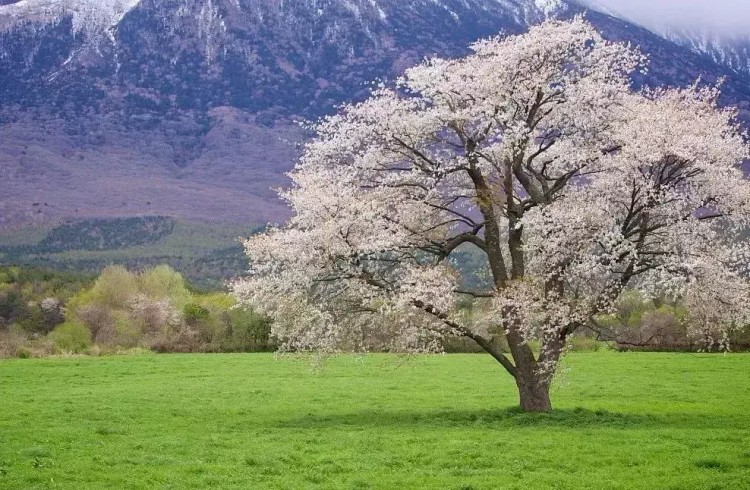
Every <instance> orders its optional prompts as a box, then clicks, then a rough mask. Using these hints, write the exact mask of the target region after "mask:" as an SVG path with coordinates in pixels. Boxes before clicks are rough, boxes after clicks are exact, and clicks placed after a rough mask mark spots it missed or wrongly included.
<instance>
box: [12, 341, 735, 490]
mask: <svg viewBox="0 0 750 490" xmlns="http://www.w3.org/2000/svg"><path fill="white" fill-rule="evenodd" d="M553 403H554V404H555V407H556V410H555V411H554V412H553V413H551V414H542V415H532V414H523V413H519V412H518V411H517V410H516V409H514V408H513V407H514V406H515V405H516V393H515V390H514V386H513V384H512V382H511V379H510V378H509V377H508V376H507V375H505V374H504V372H502V371H501V370H500V368H499V366H498V365H496V364H495V363H494V361H492V360H491V359H490V358H489V357H488V356H483V355H446V356H424V357H407V358H401V357H396V356H385V355H375V356H367V357H341V358H337V359H333V360H329V361H328V362H327V363H326V365H325V367H324V369H323V370H322V371H320V372H315V371H314V370H311V365H310V363H309V362H308V361H306V360H299V359H297V360H292V359H280V360H277V359H275V358H274V357H273V356H271V355H266V354H245V355H142V356H129V357H128V356H125V357H103V358H60V359H19V360H3V361H0V488H14V489H15V488H18V489H27V488H72V489H79V488H110V489H114V488H128V489H131V488H174V489H184V488H449V489H450V488H454V489H459V488H463V489H468V488H477V489H479V488H519V489H524V490H526V489H534V488H539V489H548V488H575V489H578V488H596V489H603V488H623V489H633V488H648V489H655V488H658V489H669V488H674V489H677V488H680V489H708V488H717V489H719V488H721V489H723V488H732V489H734V488H750V355H742V354H737V355H734V354H730V355H690V354H650V353H649V354H646V353H617V352H597V353H579V354H571V355H569V356H568V358H567V359H566V362H565V366H564V368H563V374H562V376H561V379H560V381H559V383H558V385H557V387H556V388H555V389H554V393H553Z"/></svg>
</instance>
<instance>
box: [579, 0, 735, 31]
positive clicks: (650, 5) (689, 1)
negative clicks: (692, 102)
mask: <svg viewBox="0 0 750 490" xmlns="http://www.w3.org/2000/svg"><path fill="white" fill-rule="evenodd" d="M589 3H592V4H600V5H602V6H604V7H608V8H610V9H612V10H613V11H615V12H618V13H620V14H622V15H623V16H624V17H627V18H629V19H631V20H634V21H636V22H638V23H640V24H642V25H644V26H646V27H649V28H652V29H662V28H664V27H665V26H668V27H678V28H681V27H682V28H706V29H709V30H711V31H713V32H716V33H720V34H728V35H750V0H591V1H590V2H589Z"/></svg>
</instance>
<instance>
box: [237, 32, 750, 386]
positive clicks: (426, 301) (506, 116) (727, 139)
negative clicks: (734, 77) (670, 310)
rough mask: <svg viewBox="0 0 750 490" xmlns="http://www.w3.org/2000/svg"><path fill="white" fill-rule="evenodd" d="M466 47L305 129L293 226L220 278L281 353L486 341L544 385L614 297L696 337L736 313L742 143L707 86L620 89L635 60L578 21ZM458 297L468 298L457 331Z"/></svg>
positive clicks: (257, 244)
mask: <svg viewBox="0 0 750 490" xmlns="http://www.w3.org/2000/svg"><path fill="white" fill-rule="evenodd" d="M472 50H473V54H471V55H469V56H467V57H465V58H461V59H453V60H445V59H433V60H429V61H426V62H424V63H423V64H421V65H419V66H416V67H414V68H412V69H410V70H408V71H407V72H406V73H405V75H404V76H403V78H402V79H400V80H399V82H398V84H397V86H396V87H394V88H387V87H384V86H382V87H379V88H378V89H377V90H375V91H374V93H373V95H372V97H371V98H369V99H368V100H366V101H364V102H362V103H359V104H354V105H348V106H345V107H344V108H343V109H342V111H341V112H340V113H339V114H338V115H335V116H332V117H329V118H327V119H324V120H323V121H321V122H320V123H319V124H318V125H317V127H316V130H317V137H316V138H315V139H314V140H313V141H311V142H310V143H309V144H308V145H307V146H306V148H305V151H304V154H303V155H302V157H301V160H300V161H299V163H298V164H297V166H296V168H295V169H294V171H293V172H292V173H291V174H290V175H291V178H292V181H293V184H294V185H293V187H292V188H291V189H289V190H288V191H285V192H284V193H283V194H282V195H283V197H284V198H285V199H286V200H287V201H288V202H289V204H290V206H291V207H292V208H293V210H294V212H295V217H294V218H293V219H292V220H291V221H290V222H289V223H288V225H286V226H285V227H283V228H277V229H272V230H270V231H268V232H267V233H265V234H262V235H260V236H255V237H252V238H250V239H249V240H247V241H246V243H245V246H246V252H247V254H248V256H249V257H250V259H251V263H252V274H251V275H250V276H249V277H247V278H246V279H244V280H242V281H239V282H237V283H236V284H235V286H234V291H235V293H236V294H237V296H238V297H239V298H241V300H242V301H244V302H246V303H249V304H252V305H253V306H254V307H256V308H259V309H261V310H262V311H264V312H267V313H269V314H271V315H272V316H273V317H274V320H275V323H274V327H273V328H274V329H275V334H276V335H277V336H279V337H280V338H283V339H285V340H286V345H287V346H288V347H290V348H293V349H318V350H329V351H335V350H337V349H340V348H341V347H342V346H345V347H347V348H351V347H364V348H367V347H368V339H372V338H373V336H376V334H377V332H383V331H385V330H388V331H389V333H390V334H393V335H394V338H395V339H397V341H396V342H397V343H398V346H399V347H400V348H404V347H406V348H410V349H412V350H421V349H431V348H434V347H435V346H436V345H437V343H435V342H434V340H435V339H436V338H439V337H441V336H445V335H463V336H466V337H469V338H472V339H473V340H475V341H477V342H478V343H480V345H483V347H484V343H486V342H487V341H488V340H489V339H490V338H491V337H492V336H493V335H503V336H505V337H507V340H508V343H509V345H510V350H511V355H512V360H511V359H509V358H507V357H506V356H504V355H502V354H499V353H498V352H492V351H491V349H489V348H488V350H490V351H491V353H492V354H493V355H494V356H495V357H496V359H498V361H500V362H501V363H502V364H503V365H504V366H505V367H506V369H507V370H508V371H509V372H511V374H513V375H514V376H516V378H517V379H518V378H519V376H525V377H530V378H532V379H533V380H535V381H534V382H535V383H538V384H543V385H547V384H548V381H549V376H550V374H551V373H552V372H553V371H554V368H555V366H556V364H557V361H558V360H559V357H560V355H561V353H562V351H563V350H564V346H565V343H566V340H567V339H568V337H569V336H570V335H571V334H572V333H573V332H575V331H576V330H579V329H583V328H592V329H596V328H597V324H596V318H597V317H598V316H600V315H603V314H607V313H612V312H614V309H615V306H616V304H617V301H618V298H619V297H620V296H621V295H622V294H623V292H625V291H626V290H628V289H636V290H639V291H641V292H642V293H643V294H644V295H646V297H651V296H654V297H655V296H662V297H664V296H668V297H679V298H681V299H682V301H683V302H684V303H685V305H686V306H687V307H688V308H689V309H691V311H694V312H696V315H695V316H694V319H693V320H694V321H693V322H692V323H691V328H693V329H697V330H701V331H702V333H703V337H705V338H706V339H709V341H717V342H719V341H720V339H722V338H724V333H725V332H726V329H727V328H729V327H730V326H731V325H735V324H738V323H741V322H745V321H746V319H747V313H748V309H747V307H746V304H747V302H746V298H747V297H748V292H749V291H748V283H747V281H746V280H745V278H744V276H743V272H744V270H745V264H746V258H747V244H746V242H745V240H743V239H742V236H741V234H742V231H743V230H744V229H745V227H746V226H747V224H748V210H750V187H749V186H748V184H747V182H746V181H745V180H743V174H742V172H741V169H740V164H741V163H742V161H743V159H745V158H746V157H747V156H748V147H747V146H746V144H745V142H744V140H743V134H742V132H741V130H740V128H739V127H738V125H737V122H736V119H735V116H736V111H735V110H734V109H722V108H719V107H718V106H717V97H718V95H719V91H718V88H715V87H709V88H702V87H699V86H698V85H697V84H696V85H695V86H692V87H689V88H683V89H644V90H641V91H634V90H633V89H632V88H631V84H630V78H629V77H630V74H631V73H633V72H634V71H636V70H644V69H645V64H646V60H645V58H644V56H643V55H641V54H640V52H639V51H638V50H636V49H633V48H632V47H630V46H627V45H624V44H618V43H612V42H608V41H606V40H604V39H603V38H602V37H601V36H600V35H599V34H598V33H597V32H596V31H595V30H594V29H593V28H592V27H591V26H590V25H589V24H588V23H587V22H586V21H585V20H583V19H582V18H576V19H574V20H572V21H568V22H561V21H548V22H546V23H544V24H542V25H540V26H537V27H534V28H532V29H531V30H530V32H529V33H527V34H524V35H520V36H511V37H506V38H493V39H488V40H484V41H480V42H478V43H476V44H474V45H473V46H472ZM461 247H476V248H477V249H479V250H480V251H481V252H482V253H483V255H484V256H485V257H486V262H485V263H484V264H483V265H482V268H483V271H484V272H486V273H487V275H488V276H489V281H488V282H489V286H488V287H487V288H484V289H474V290H465V289H464V288H463V287H462V280H461V275H460V274H459V273H458V272H457V269H456V267H455V265H454V262H453V261H452V260H451V258H452V257H453V255H454V254H455V253H456V251H457V250H459V249H460V248H461ZM466 296H468V297H474V298H478V299H479V301H482V302H483V308H482V310H483V312H484V314H483V315H482V316H481V317H480V318H475V319H474V320H473V321H472V322H471V323H470V324H465V323H462V322H461V318H460V317H459V316H458V315H457V313H456V310H457V309H456V305H457V303H458V302H459V301H460V299H461V298H462V297H466ZM532 340H534V341H535V343H536V342H539V345H540V351H539V352H538V353H532V352H531V350H530V349H529V347H528V343H529V341H532ZM524 373H526V374H524ZM529 373H531V374H529Z"/></svg>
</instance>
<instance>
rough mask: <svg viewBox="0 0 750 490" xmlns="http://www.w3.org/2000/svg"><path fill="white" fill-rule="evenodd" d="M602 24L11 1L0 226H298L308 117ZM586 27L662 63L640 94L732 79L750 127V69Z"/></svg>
mask: <svg viewBox="0 0 750 490" xmlns="http://www.w3.org/2000/svg"><path fill="white" fill-rule="evenodd" d="M586 10H587V9H586V8H585V7H582V6H581V5H579V4H578V3H575V2H571V1H564V0H411V1H405V0H20V1H14V0H0V182H2V191H3V192H2V197H0V229H2V228H12V227H17V226H19V225H25V224H52V223H57V222H59V221H61V220H63V219H68V218H80V219H84V218H107V217H111V218H115V217H128V216H141V215H154V216H155V215H166V216H172V217H176V218H178V219H183V220H184V219H187V220H194V221H206V222H228V223H252V224H259V223H265V222H266V221H269V220H271V221H278V220H283V219H284V218H285V217H286V215H287V211H286V208H285V207H284V205H283V204H282V203H280V202H279V201H277V200H276V199H275V197H274V193H273V191H272V190H271V189H272V188H273V187H278V186H280V185H283V184H284V182H285V178H284V176H283V173H284V172H285V171H286V170H288V169H289V168H290V167H291V166H292V165H293V162H294V159H295V156H296V155H297V145H298V143H299V142H301V141H303V140H304V138H305V137H306V136H307V134H306V133H305V130H304V129H302V127H301V126H300V125H299V124H298V122H299V121H301V120H309V119H315V118H317V117H320V116H322V115H325V114H329V113H331V112H332V111H334V110H335V107H336V105H337V104H340V103H342V102H344V101H348V100H358V99H362V98H363V97H365V96H366V95H367V93H368V91H369V82H371V81H373V80H376V79H386V80H392V79H393V78H394V77H396V76H397V75H398V74H399V73H401V72H402V71H403V70H404V69H405V68H407V67H408V66H411V65H413V64H415V63H417V62H419V61H420V60H421V59H423V58H424V57H425V56H433V55H440V56H457V55H461V54H463V53H465V52H466V49H467V48H466V47H467V45H468V44H469V43H470V42H472V41H474V40H476V39H478V38H481V37H486V36H490V35H495V34H497V33H498V32H501V31H502V32H505V33H518V32H523V31H524V30H525V29H527V28H528V26H529V25H531V24H534V23H537V22H540V21H542V20H543V19H545V18H547V17H549V16H555V17H569V16H572V15H576V14H578V13H581V12H584V11H586ZM586 15H587V17H588V19H589V20H590V21H591V22H592V23H594V24H595V25H596V26H597V27H598V28H599V29H600V30H601V31H602V32H603V33H604V34H605V35H606V36H607V37H609V38H612V39H616V40H625V41H630V42H632V43H634V44H637V45H639V46H641V47H642V49H643V50H644V51H646V52H648V53H649V54H650V56H651V69H650V71H649V73H648V74H647V75H645V76H639V78H638V79H636V80H635V84H636V85H642V84H659V85H662V84H669V85H685V84H688V83H691V82H692V81H694V80H695V79H696V78H697V77H699V76H701V77H703V80H704V81H707V82H712V81H715V80H717V79H718V78H720V77H726V78H727V81H726V82H725V86H724V90H725V99H724V101H725V102H726V103H731V104H737V105H740V106H741V107H742V110H743V115H747V114H750V105H749V104H750V102H749V101H750V73H746V72H741V71H737V70H735V69H734V68H735V67H734V66H733V65H731V64H723V63H721V62H717V60H715V59H712V58H711V57H709V56H706V55H705V54H704V53H702V52H701V53H698V52H696V51H695V50H694V49H692V47H691V46H689V45H686V44H685V43H676V42H674V41H672V40H670V39H666V38H665V37H663V36H660V35H658V34H656V33H654V32H651V31H649V30H647V29H645V28H642V27H640V26H638V25H635V24H633V23H630V22H628V21H626V20H623V19H620V18H617V17H615V16H611V15H608V14H606V13H603V12H598V11H596V10H589V11H588V13H587V14H586ZM718 61H721V60H718Z"/></svg>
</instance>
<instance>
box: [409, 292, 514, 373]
mask: <svg viewBox="0 0 750 490" xmlns="http://www.w3.org/2000/svg"><path fill="white" fill-rule="evenodd" d="M412 304H413V305H414V306H416V307H417V308H419V309H420V310H422V311H425V312H427V313H429V314H430V315H432V316H434V317H435V318H437V319H438V320H440V321H442V322H443V323H445V324H446V325H447V326H449V327H450V328H451V329H453V330H454V331H456V332H458V333H459V335H462V336H464V337H467V338H469V339H471V340H473V341H474V342H476V343H477V345H479V346H480V347H481V348H482V349H484V350H485V351H486V352H487V353H488V354H489V355H491V356H492V357H493V358H494V359H495V360H496V361H497V362H499V363H500V364H501V365H502V366H503V367H504V368H505V370H506V371H508V373H510V375H511V376H513V377H514V378H515V377H516V367H515V366H514V365H513V363H512V362H510V359H508V358H507V357H506V356H505V354H503V353H502V352H500V350H498V349H497V347H495V346H494V345H492V342H490V341H489V340H487V339H485V338H484V337H482V336H481V335H478V334H475V333H474V332H472V331H471V330H469V329H468V328H466V327H464V326H463V325H460V324H458V323H456V322H454V321H453V320H451V319H450V318H448V315H447V314H446V313H444V312H442V311H440V310H438V309H437V308H435V307H434V306H432V305H428V304H426V303H425V302H423V301H419V300H417V299H415V300H412Z"/></svg>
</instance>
